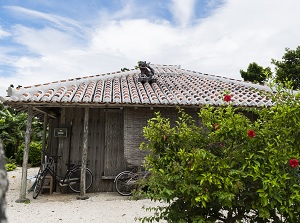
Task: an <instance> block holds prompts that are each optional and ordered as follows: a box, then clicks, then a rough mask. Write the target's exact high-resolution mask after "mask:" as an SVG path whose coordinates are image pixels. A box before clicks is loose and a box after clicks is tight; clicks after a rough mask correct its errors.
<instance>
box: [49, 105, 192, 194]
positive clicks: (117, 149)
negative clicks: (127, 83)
mask: <svg viewBox="0 0 300 223" xmlns="http://www.w3.org/2000/svg"><path fill="white" fill-rule="evenodd" d="M89 110H90V114H89V134H88V136H89V139H88V159H87V160H88V163H87V167H88V168H89V169H91V171H92V172H93V176H94V183H93V186H92V188H91V189H90V192H98V191H99V192H100V191H114V190H115V188H114V184H113V177H114V176H116V175H117V174H118V173H119V172H121V171H123V170H125V169H128V168H130V167H131V166H138V165H141V164H142V161H143V158H144V156H145V155H146V152H145V151H141V150H140V149H139V146H140V144H141V142H142V141H144V140H145V139H144V137H143V127H144V126H146V125H147V120H148V119H150V118H152V117H154V112H156V111H160V112H161V114H162V116H163V117H167V118H170V119H171V121H172V122H173V123H174V121H175V119H176V118H177V116H178V111H177V110H176V109H175V108H160V109H158V108H154V109H150V108H137V109H135V108H134V107H127V108H124V109H120V108H116V109H108V108H90V109H89ZM186 111H187V113H189V114H191V115H192V116H193V117H195V118H197V115H196V110H194V109H188V110H186ZM83 121H84V108H61V113H60V118H59V119H56V120H52V121H50V122H49V137H48V139H49V142H48V150H49V155H57V156H61V158H60V159H58V162H57V173H58V174H59V175H61V176H63V175H64V174H65V173H66V170H67V167H66V165H65V164H66V163H68V160H70V162H71V163H74V164H80V163H81V157H82V154H81V153H82V147H83V140H82V137H83ZM56 127H65V128H67V129H68V137H59V138H57V137H53V135H54V128H56Z"/></svg>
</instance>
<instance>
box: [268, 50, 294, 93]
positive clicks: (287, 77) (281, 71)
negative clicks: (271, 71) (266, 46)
mask: <svg viewBox="0 0 300 223" xmlns="http://www.w3.org/2000/svg"><path fill="white" fill-rule="evenodd" d="M285 51H286V52H285V54H284V55H283V57H282V61H279V60H275V59H272V64H274V65H275V66H276V67H275V71H276V74H275V79H276V81H277V82H281V83H286V82H288V81H290V82H291V88H292V89H294V90H296V89H300V46H298V47H297V48H296V50H291V49H289V48H286V49H285Z"/></svg>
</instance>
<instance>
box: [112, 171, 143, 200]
mask: <svg viewBox="0 0 300 223" xmlns="http://www.w3.org/2000/svg"><path fill="white" fill-rule="evenodd" d="M148 176H149V171H137V169H136V168H135V169H133V170H132V171H129V170H126V171H123V172H121V173H119V174H118V175H117V176H116V177H115V180H114V183H115V187H116V190H117V192H118V193H119V194H121V195H123V196H130V195H132V193H133V191H134V190H137V189H138V186H139V182H140V180H142V179H146V178H147V177H148Z"/></svg>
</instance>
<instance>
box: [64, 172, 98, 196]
mask: <svg viewBox="0 0 300 223" xmlns="http://www.w3.org/2000/svg"><path fill="white" fill-rule="evenodd" d="M80 176H81V168H76V169H74V170H72V171H71V172H70V174H69V177H68V184H69V187H70V189H71V190H72V191H74V192H76V193H79V192H80ZM92 183H93V174H92V171H90V169H88V168H87V169H86V173H85V190H86V191H87V190H88V189H89V188H90V187H91V186H92Z"/></svg>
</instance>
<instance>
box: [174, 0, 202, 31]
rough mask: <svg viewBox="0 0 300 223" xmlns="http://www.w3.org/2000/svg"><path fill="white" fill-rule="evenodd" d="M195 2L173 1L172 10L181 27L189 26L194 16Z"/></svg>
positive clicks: (192, 0) (190, 0) (187, 0)
mask: <svg viewBox="0 0 300 223" xmlns="http://www.w3.org/2000/svg"><path fill="white" fill-rule="evenodd" d="M195 3H196V2H195V0H172V1H171V5H170V9H171V12H172V14H173V17H174V18H175V20H176V21H177V22H178V23H179V24H180V26H182V27H185V26H187V25H188V24H189V23H190V21H191V19H192V18H193V15H194V8H195Z"/></svg>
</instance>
